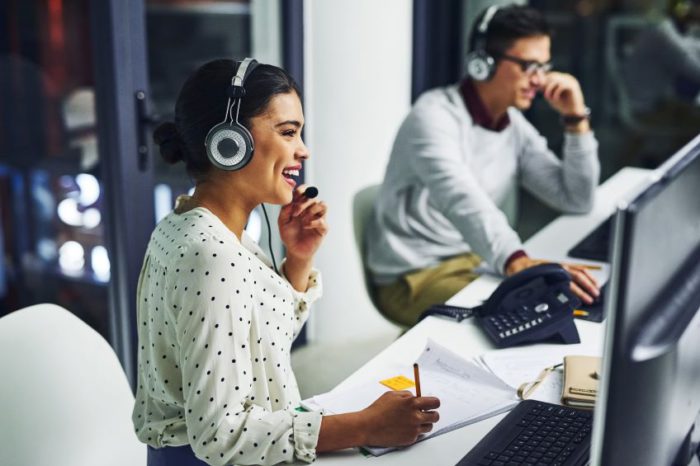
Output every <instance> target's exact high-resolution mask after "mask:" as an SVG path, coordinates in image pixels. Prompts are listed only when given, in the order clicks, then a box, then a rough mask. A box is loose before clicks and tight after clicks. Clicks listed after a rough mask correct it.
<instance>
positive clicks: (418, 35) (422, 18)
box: [411, 0, 465, 102]
mask: <svg viewBox="0 0 700 466" xmlns="http://www.w3.org/2000/svg"><path fill="white" fill-rule="evenodd" d="M462 4H463V0H441V1H438V2H436V1H431V0H413V69H412V75H413V76H412V82H411V102H415V100H416V99H417V98H418V96H420V95H421V94H422V93H423V92H424V91H426V90H428V89H431V88H434V87H437V86H444V85H447V84H451V83H454V82H456V81H458V80H459V79H460V77H461V75H462V61H463V57H462V56H461V54H462V46H461V45H462V44H461V40H462V39H461V38H462V29H463V28H464V27H465V25H464V24H462V20H463V18H464V15H463V7H462Z"/></svg>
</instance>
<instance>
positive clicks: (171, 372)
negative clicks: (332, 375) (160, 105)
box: [133, 60, 439, 466]
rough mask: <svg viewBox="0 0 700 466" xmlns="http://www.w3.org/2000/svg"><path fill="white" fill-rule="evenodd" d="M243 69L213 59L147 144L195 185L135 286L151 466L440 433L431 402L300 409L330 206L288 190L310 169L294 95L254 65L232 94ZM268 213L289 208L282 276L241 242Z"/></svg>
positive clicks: (140, 408)
mask: <svg viewBox="0 0 700 466" xmlns="http://www.w3.org/2000/svg"><path fill="white" fill-rule="evenodd" d="M238 66H239V64H238V63H234V62H233V61H231V60H216V61H213V62H210V63H207V64H205V65H204V66H202V67H201V68H200V69H198V70H197V71H196V72H195V73H194V74H193V75H192V76H191V77H190V78H189V79H188V80H187V82H186V83H185V84H184V86H183V88H182V90H181V91H180V95H179V96H178V100H177V104H176V108H175V123H164V124H162V125H161V126H159V127H158V128H157V129H156V131H155V134H154V139H155V141H156V142H157V143H158V144H159V145H160V151H161V154H162V156H163V158H164V159H165V160H166V161H167V162H169V163H176V162H178V161H180V160H182V161H184V163H185V166H186V169H187V171H188V173H189V174H190V176H191V177H192V178H193V179H194V180H195V184H196V186H195V191H194V194H193V195H192V196H191V197H182V198H180V199H178V202H177V205H176V207H175V210H174V211H173V212H172V213H170V214H169V215H168V216H166V217H165V218H164V219H163V220H162V221H161V222H160V223H159V224H158V226H157V227H156V229H155V231H154V233H153V235H152V236H151V240H150V243H149V245H148V250H147V252H146V257H145V259H144V264H143V268H142V271H141V276H140V280H139V289H138V329H139V364H138V387H137V393H136V404H135V408H134V413H133V420H134V424H135V427H136V433H137V435H138V437H139V439H141V441H143V442H144V443H147V444H148V446H149V448H148V459H149V465H150V466H153V465H161V464H168V465H191V464H192V465H194V464H205V463H206V464H212V465H220V464H221V465H222V464H232V463H233V464H276V463H279V462H282V461H292V460H295V459H299V460H304V461H308V462H310V461H313V460H314V459H315V457H316V453H317V452H323V451H331V450H338V449H343V448H348V447H353V446H359V445H365V444H371V445H381V446H402V445H408V444H411V443H413V442H414V441H415V440H416V438H417V436H418V435H419V434H421V433H424V432H428V431H429V430H430V429H431V428H432V424H433V423H434V422H436V421H437V419H438V414H437V412H435V411H431V410H433V409H436V408H437V407H438V406H439V401H438V400H437V399H436V398H431V397H413V396H412V395H411V394H410V393H409V392H405V391H403V392H389V393H386V394H384V395H383V396H381V397H380V398H379V399H377V400H376V401H375V402H374V403H373V404H372V405H371V406H369V407H367V408H366V409H364V410H362V411H359V412H355V413H348V414H341V415H334V416H321V415H320V414H319V413H315V412H311V413H309V412H298V411H296V410H295V408H297V406H298V405H299V401H300V397H299V391H298V388H297V384H296V380H295V378H294V374H293V373H292V370H291V366H290V348H291V344H292V341H293V339H294V338H295V336H296V335H297V332H298V331H299V329H300V328H301V326H302V324H303V323H304V321H305V320H306V318H307V316H308V309H309V305H310V304H311V303H312V302H313V301H314V300H315V299H316V298H317V297H319V296H320V293H321V282H320V276H319V273H318V271H316V270H315V269H313V268H312V262H313V256H314V254H315V252H316V250H317V249H318V247H319V246H320V244H321V241H322V240H323V237H324V236H325V234H326V232H327V226H326V210H327V208H326V205H325V204H324V203H323V202H320V201H318V200H317V199H308V198H307V197H306V196H304V195H303V194H302V193H303V192H304V189H305V188H304V186H296V182H295V181H294V176H295V175H296V174H297V173H298V170H299V169H300V168H301V162H302V161H303V160H305V159H307V158H308V157H309V154H308V151H307V149H306V147H305V145H304V143H303V141H302V139H301V129H302V127H303V124H304V116H303V112H302V107H301V101H300V98H299V95H300V94H299V90H298V88H297V86H296V84H295V83H294V81H293V80H292V79H291V77H290V76H289V75H287V73H286V72H284V71H283V70H281V69H279V68H277V67H274V66H270V65H258V66H257V67H255V68H252V70H251V69H249V70H248V73H247V74H245V75H244V76H243V81H244V83H243V86H242V87H243V88H244V89H245V92H240V93H239V94H236V89H234V88H233V86H232V84H231V82H232V77H233V76H235V75H236V74H237V70H238ZM236 95H244V96H243V97H239V98H238V101H237V100H236V97H235V96H236ZM232 96H233V103H234V104H235V105H231V102H232V100H231V97H232ZM227 101H228V102H227ZM236 106H238V107H239V108H236ZM236 114H237V121H238V122H240V124H242V125H243V126H244V127H245V128H246V129H247V130H248V131H249V132H250V136H251V137H252V145H254V148H255V150H254V152H253V154H254V155H253V156H252V158H251V160H250V162H249V163H247V164H245V166H243V167H242V168H240V169H236V170H226V169H222V168H221V167H220V165H219V164H213V163H212V161H211V159H210V156H208V155H207V150H206V149H205V139H206V138H207V134H208V133H209V131H210V130H211V129H212V127H214V126H215V125H217V124H218V123H220V122H221V121H222V116H223V115H226V118H230V119H234V118H235V115H236ZM263 202H266V203H273V204H280V205H283V207H282V209H281V211H280V215H279V220H278V227H279V229H280V236H281V238H282V242H283V243H284V245H285V247H286V250H287V257H286V259H285V261H284V262H283V263H282V264H281V266H280V273H279V275H278V274H277V273H275V270H274V269H273V265H272V264H271V263H270V261H269V259H268V258H267V257H266V255H265V254H264V253H263V251H262V250H261V249H260V248H259V247H258V245H257V244H256V243H254V242H253V241H252V240H251V239H250V238H249V237H248V236H246V233H245V231H244V227H245V225H246V223H247V221H248V217H249V215H250V212H251V211H252V210H253V209H254V208H255V207H256V206H257V205H259V204H261V203H263ZM198 458H199V459H198Z"/></svg>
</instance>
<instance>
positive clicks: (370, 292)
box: [352, 184, 406, 328]
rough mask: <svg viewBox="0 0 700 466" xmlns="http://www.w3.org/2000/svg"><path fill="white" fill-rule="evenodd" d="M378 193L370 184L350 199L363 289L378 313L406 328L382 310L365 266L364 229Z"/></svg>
mask: <svg viewBox="0 0 700 466" xmlns="http://www.w3.org/2000/svg"><path fill="white" fill-rule="evenodd" d="M378 193H379V185H378V184H375V185H370V186H367V187H365V188H362V189H361V190H360V191H358V192H357V193H356V194H355V196H354V197H353V200H352V223H353V230H354V232H355V245H356V246H357V251H358V253H359V254H360V262H361V263H362V275H363V278H364V282H365V290H366V291H367V296H369V299H370V301H372V305H373V306H374V307H375V309H377V311H379V313H380V314H381V315H382V316H384V318H385V319H387V320H388V321H390V322H392V323H393V324H396V325H398V326H400V327H401V328H406V326H405V325H403V324H400V323H398V322H396V321H394V320H392V319H391V318H390V317H388V316H387V315H386V314H385V313H384V312H383V311H382V308H381V306H380V305H379V302H378V301H377V298H376V296H375V294H374V285H373V284H372V280H371V278H370V273H369V269H368V268H367V261H366V259H367V238H366V231H365V230H366V229H367V223H368V222H369V220H370V218H371V216H372V211H373V208H374V200H375V199H376V197H377V194H378Z"/></svg>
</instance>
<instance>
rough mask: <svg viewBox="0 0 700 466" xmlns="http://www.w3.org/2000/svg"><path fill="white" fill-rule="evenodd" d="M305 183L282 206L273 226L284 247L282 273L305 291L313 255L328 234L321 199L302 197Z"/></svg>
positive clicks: (290, 281)
mask: <svg viewBox="0 0 700 466" xmlns="http://www.w3.org/2000/svg"><path fill="white" fill-rule="evenodd" d="M305 190H306V185H301V186H298V187H297V188H296V189H295V190H294V195H293V197H292V202H290V203H289V204H287V205H285V206H283V207H282V209H281V210H280V216H279V218H278V219H277V225H278V226H279V229H280V237H281V238H282V243H284V245H285V246H286V247H287V260H286V262H285V263H284V270H283V272H284V275H285V276H286V277H287V280H289V283H291V285H292V286H293V287H294V289H295V290H298V291H306V290H307V289H308V286H309V273H310V272H311V265H312V261H313V257H314V254H315V253H316V251H317V250H318V247H319V246H320V245H321V241H323V237H324V236H326V233H328V224H327V223H326V213H327V211H328V207H327V206H326V203H325V202H321V201H319V200H317V199H308V198H306V197H305V196H304V194H303V193H304V191H305Z"/></svg>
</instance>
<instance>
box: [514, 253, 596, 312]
mask: <svg viewBox="0 0 700 466" xmlns="http://www.w3.org/2000/svg"><path fill="white" fill-rule="evenodd" d="M547 263H549V261H546V260H542V259H532V258H530V257H527V256H522V257H518V258H517V259H513V260H512V261H510V263H509V264H508V267H507V268H506V275H507V276H511V275H514V274H516V273H518V272H520V271H521V270H525V269H527V268H530V267H533V266H535V265H540V264H547ZM559 265H561V266H562V267H563V268H564V270H566V271H567V272H569V274H570V275H571V278H572V280H571V291H572V292H573V293H574V294H575V295H576V296H578V298H579V299H580V300H581V301H583V303H584V304H592V303H593V301H595V299H597V298H598V296H600V288H599V287H598V281H597V280H596V279H595V277H593V275H591V274H590V272H588V270H586V268H585V267H581V266H580V265H573V264H559Z"/></svg>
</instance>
